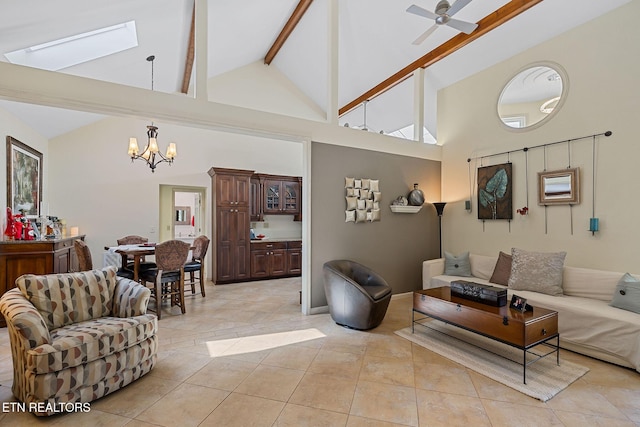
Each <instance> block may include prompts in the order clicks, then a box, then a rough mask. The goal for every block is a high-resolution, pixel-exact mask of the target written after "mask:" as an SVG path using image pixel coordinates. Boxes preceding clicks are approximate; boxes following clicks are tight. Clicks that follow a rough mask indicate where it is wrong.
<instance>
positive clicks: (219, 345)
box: [206, 328, 326, 357]
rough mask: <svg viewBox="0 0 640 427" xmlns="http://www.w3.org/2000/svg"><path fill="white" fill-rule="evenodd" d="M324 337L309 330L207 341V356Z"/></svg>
mask: <svg viewBox="0 0 640 427" xmlns="http://www.w3.org/2000/svg"><path fill="white" fill-rule="evenodd" d="M325 336H326V335H325V334H323V333H322V332H320V331H319V330H317V329H316V328H310V329H302V330H296V331H287V332H278V333H273V334H265V335H253V336H248V337H240V338H229V339H224V340H220V341H207V343H206V345H207V349H208V351H209V356H211V357H221V356H231V355H234V354H243V353H255V352H258V351H263V350H270V349H273V348H276V347H284V346H287V345H291V344H297V343H301V342H305V341H311V340H315V339H318V338H324V337H325Z"/></svg>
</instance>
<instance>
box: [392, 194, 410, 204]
mask: <svg viewBox="0 0 640 427" xmlns="http://www.w3.org/2000/svg"><path fill="white" fill-rule="evenodd" d="M391 204H392V205H397V206H407V205H408V204H409V201H408V200H407V198H406V197H404V196H398V197H396V199H395V200H394V201H393V202H391Z"/></svg>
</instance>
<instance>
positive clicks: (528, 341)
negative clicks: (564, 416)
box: [411, 286, 560, 384]
mask: <svg viewBox="0 0 640 427" xmlns="http://www.w3.org/2000/svg"><path fill="white" fill-rule="evenodd" d="M416 313H420V314H424V315H425V316H427V317H429V318H433V319H437V320H440V321H442V322H445V323H449V324H451V325H454V326H458V327H460V328H463V329H466V330H468V331H471V332H475V333H477V334H480V335H483V336H485V337H488V338H491V339H494V340H496V341H500V342H502V343H504V344H507V345H510V346H512V347H516V348H519V349H521V350H522V352H523V359H522V366H523V373H522V380H523V382H524V383H525V384H526V383H527V366H528V365H531V364H532V363H535V362H537V361H538V360H540V359H542V358H543V357H546V356H548V355H550V354H553V353H556V363H557V364H558V365H559V364H560V334H559V333H558V312H556V311H553V310H547V309H546V308H540V307H533V310H529V311H526V312H524V313H522V312H520V311H518V310H514V309H511V308H509V304H507V305H505V306H503V307H494V306H491V305H487V304H483V303H480V302H475V301H471V300H468V299H464V298H459V297H456V296H452V295H451V290H450V288H449V287H448V286H444V287H440V288H433V289H426V290H421V291H415V292H414V293H413V311H412V314H411V332H414V330H415V325H416V323H417V324H419V325H422V326H427V325H426V324H425V323H420V322H421V321H423V320H424V319H426V318H427V317H421V318H419V319H416ZM553 339H555V340H556V343H555V345H554V344H552V343H550V342H549V341H551V340H553ZM540 344H543V345H545V346H547V347H549V348H551V350H550V351H548V352H544V353H540V352H538V351H536V352H533V351H532V350H531V349H532V348H533V347H536V346H538V345H540ZM527 354H530V355H533V359H532V360H530V361H528V362H527Z"/></svg>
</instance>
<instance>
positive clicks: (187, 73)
mask: <svg viewBox="0 0 640 427" xmlns="http://www.w3.org/2000/svg"><path fill="white" fill-rule="evenodd" d="M195 32H196V5H195V2H194V4H193V12H192V13H191V30H190V31H189V46H188V47H187V57H186V59H185V64H184V75H183V76H182V88H181V90H180V91H181V92H182V93H187V92H189V82H190V81H191V74H192V72H193V61H194V58H195V49H196V43H195Z"/></svg>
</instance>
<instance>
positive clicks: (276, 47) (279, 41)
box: [264, 0, 313, 65]
mask: <svg viewBox="0 0 640 427" xmlns="http://www.w3.org/2000/svg"><path fill="white" fill-rule="evenodd" d="M312 2H313V0H300V2H299V3H298V5H297V6H296V8H295V10H294V11H293V13H292V14H291V16H290V17H289V20H288V21H287V23H286V24H284V27H282V31H280V34H278V37H276V41H275V42H273V45H272V46H271V48H270V49H269V51H268V52H267V54H266V55H265V57H264V63H265V64H267V65H270V64H271V61H273V58H275V57H276V55H277V54H278V52H279V51H280V48H282V46H284V42H286V41H287V39H288V38H289V36H290V35H291V33H292V32H293V30H294V29H295V28H296V25H298V23H299V22H300V20H301V19H302V16H303V15H304V13H305V12H306V11H307V9H308V8H309V6H311V3H312Z"/></svg>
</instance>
